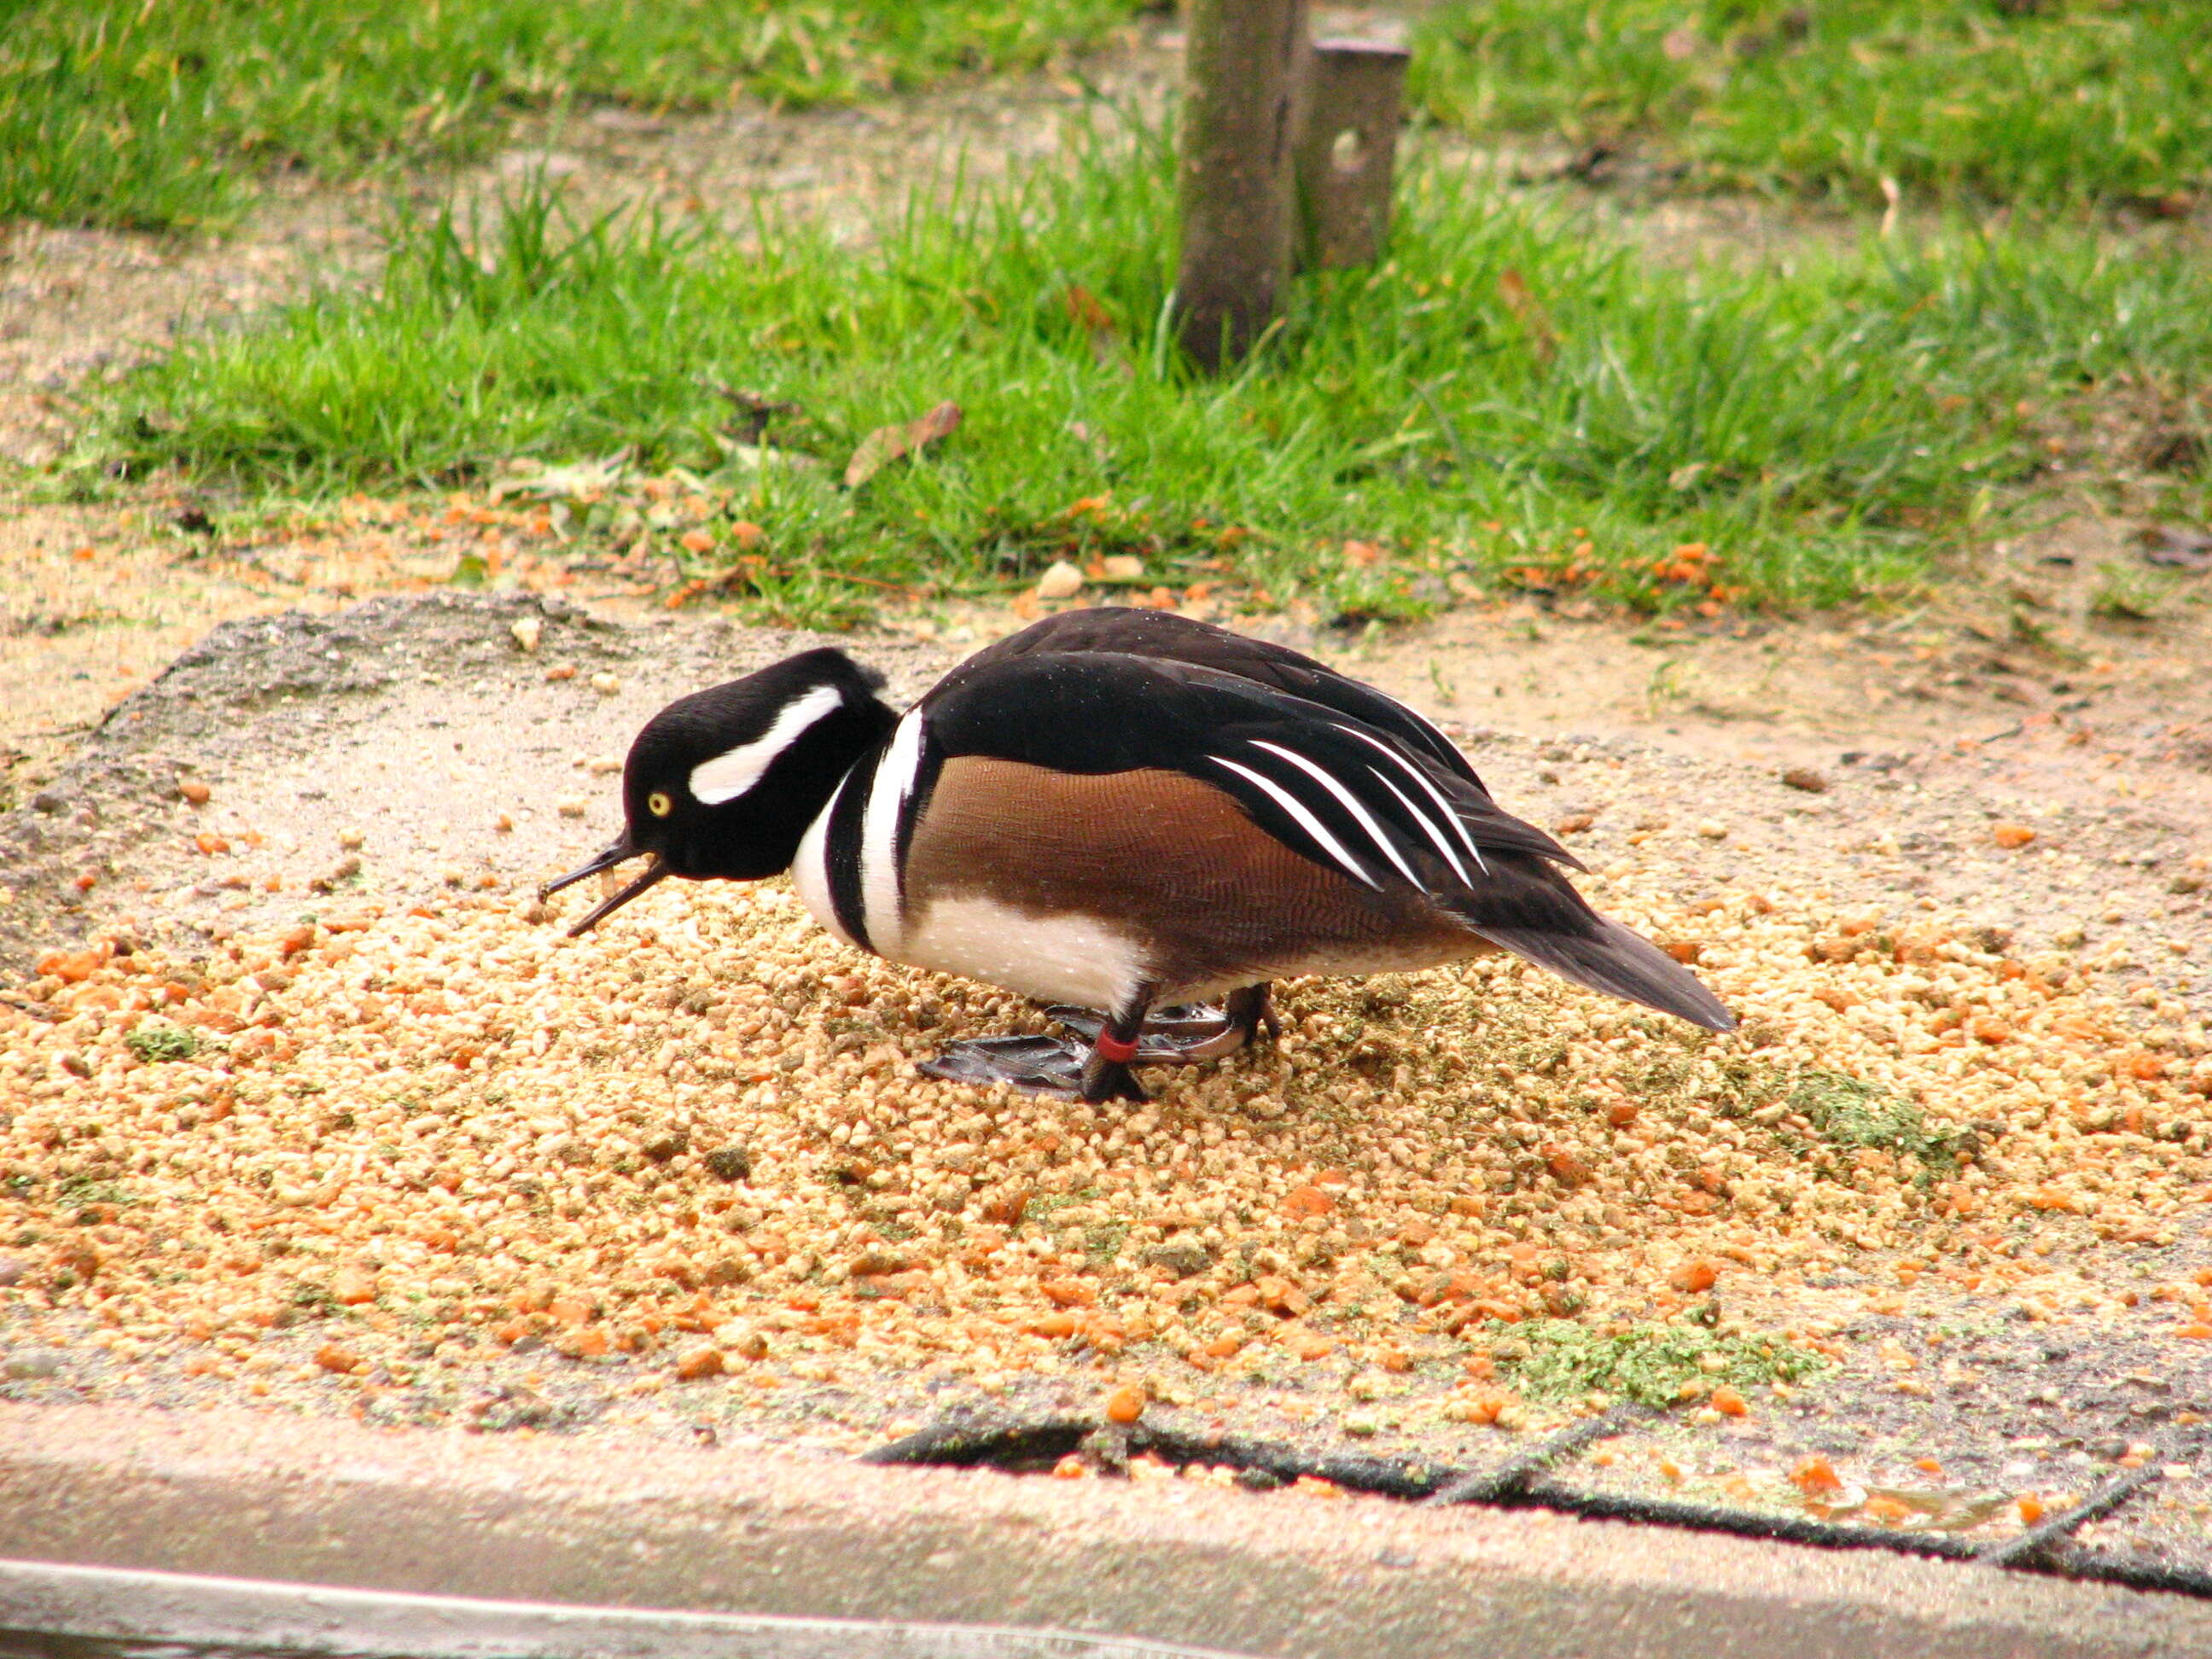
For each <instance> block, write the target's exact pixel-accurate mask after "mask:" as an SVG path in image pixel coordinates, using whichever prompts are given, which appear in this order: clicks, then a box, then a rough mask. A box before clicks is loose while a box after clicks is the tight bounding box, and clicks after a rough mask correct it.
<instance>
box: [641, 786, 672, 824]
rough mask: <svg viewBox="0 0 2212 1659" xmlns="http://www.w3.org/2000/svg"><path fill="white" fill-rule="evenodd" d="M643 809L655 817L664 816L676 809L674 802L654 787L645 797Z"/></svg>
mask: <svg viewBox="0 0 2212 1659" xmlns="http://www.w3.org/2000/svg"><path fill="white" fill-rule="evenodd" d="M645 810H646V811H648V812H650V813H652V814H653V817H657V818H665V817H667V816H668V815H669V814H670V813H671V812H673V811H675V810H676V803H675V802H674V801H672V800H671V799H668V797H667V796H666V795H665V794H663V793H661V792H660V791H659V790H658V789H656V790H654V791H653V793H651V794H649V795H647V797H646V798H645Z"/></svg>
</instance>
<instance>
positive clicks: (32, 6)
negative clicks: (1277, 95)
mask: <svg viewBox="0 0 2212 1659" xmlns="http://www.w3.org/2000/svg"><path fill="white" fill-rule="evenodd" d="M1138 3H1139V0H1024V3H1023V4H1021V5H1018V6H1006V5H999V4H994V3H990V0H392V3H370V0H252V3H240V0H0V221H5V220H7V219H10V218H15V217H28V218H35V219H43V220H48V221H52V222H64V223H84V224H98V225H109V226H117V227H121V228H132V229H152V230H175V229H185V228H195V227H201V226H210V225H213V226H220V225H222V224H225V223H227V222H229V221H231V220H232V219H234V217H235V216H236V215H237V214H238V212H239V211H240V209H241V207H242V206H243V205H244V204H245V203H246V201H247V199H248V198H249V197H250V196H251V193H252V189H253V185H254V181H255V179H256V177H257V175H258V174H260V173H264V172H266V171H270V170H274V169H282V168H306V169H308V170H310V171H313V172H314V173H319V174H322V175H325V176H326V177H331V178H344V177H347V176H349V175H352V174H356V173H360V172H361V171H362V170H363V169H364V168H368V167H374V166H375V165H376V164H378V163H380V162H384V161H406V162H414V163H422V162H437V161H459V160H463V159H465V158H467V157H469V156H471V155H477V154H478V153H480V152H481V151H482V150H483V149H484V148H485V147H486V146H487V145H489V144H490V143H494V142H495V140H496V139H497V137H499V135H500V133H501V129H502V126H503V125H504V118H506V117H508V116H510V115H512V114H513V113H515V112H519V111H524V110H548V109H553V108H556V107H559V106H565V105H568V104H571V103H574V102H584V103H591V102H599V101H619V102H623V103H628V104H634V105H638V106H645V107H647V108H652V109H703V108H709V107H713V106H717V105H720V104H724V103H726V102H728V101H730V100H732V98H733V97H735V96H736V95H738V94H751V95H755V96H758V97H763V98H768V99H771V100H775V101H777V102H779V103H784V104H811V103H818V102H822V101H824V100H850V99H854V98H858V97H861V96H863V95H866V94H875V93H882V92H886V91H894V90H899V89H902V88H910V87H914V86H917V85H920V84H922V83H924V82H928V81H931V80H933V79H935V78H938V77H939V76H944V75H945V74H947V73H949V72H952V71H956V70H967V69H1005V68H1010V67H1018V66H1021V65H1025V64H1034V63H1036V62H1038V61H1040V60H1042V58H1044V57H1046V56H1047V55H1048V53H1049V52H1052V51H1053V50H1054V48H1055V47H1057V46H1061V45H1075V46H1080V45H1085V44H1088V43H1091V42H1095V41H1097V40H1099V39H1101V38H1102V37H1103V35H1104V34H1105V33H1107V32H1108V31H1109V29H1110V28H1112V27H1114V26H1115V25H1116V24H1118V23H1120V22H1121V21H1123V20H1124V19H1126V18H1127V16H1128V15H1130V14H1131V13H1132V12H1133V10H1134V9H1136V8H1137V5H1138Z"/></svg>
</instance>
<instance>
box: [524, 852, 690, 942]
mask: <svg viewBox="0 0 2212 1659" xmlns="http://www.w3.org/2000/svg"><path fill="white" fill-rule="evenodd" d="M640 856H644V857H648V858H652V859H653V862H652V863H650V864H648V865H647V866H646V867H645V872H644V873H643V874H642V875H641V876H639V877H638V878H637V879H636V880H635V881H633V882H631V883H630V884H629V885H628V886H627V887H623V888H621V889H618V890H617V891H615V892H613V893H611V894H609V895H608V896H606V897H605V898H603V899H601V900H600V901H599V902H598V903H597V904H595V905H593V906H592V908H590V909H588V910H586V912H585V913H584V915H583V918H582V919H581V920H580V921H578V922H577V923H576V925H575V926H574V927H571V928H569V930H568V937H569V938H570V939H574V938H576V937H578V936H579V935H580V934H583V933H590V932H591V931H592V928H594V927H598V926H599V923H600V922H601V921H605V919H606V918H607V917H608V916H611V915H613V914H614V913H615V912H616V911H617V910H619V909H621V908H623V905H625V904H628V903H629V902H630V901H631V900H632V899H634V898H635V897H636V896H638V895H639V894H640V893H642V892H643V891H645V890H646V889H647V888H648V887H650V886H652V885H653V884H654V883H655V882H657V881H659V879H660V878H662V877H664V876H665V875H667V874H668V873H669V870H668V866H666V865H665V864H663V863H662V862H661V861H660V860H659V858H658V857H657V856H655V855H653V854H641V852H640V849H638V848H635V847H633V846H631V845H630V842H629V833H628V832H627V831H625V832H624V833H623V834H622V835H620V836H617V837H616V838H615V840H614V842H613V843H612V844H611V845H610V846H607V847H603V848H600V849H599V851H598V852H597V853H594V854H592V857H591V860H590V861H589V862H588V863H585V864H581V865H579V866H577V867H576V868H574V870H571V871H570V872H568V874H567V875H565V876H556V877H554V878H553V879H552V880H550V881H549V882H547V883H546V884H544V886H543V887H541V888H539V889H538V900H539V902H544V900H546V899H548V898H550V897H551V896H553V895H554V894H556V893H557V892H559V891H560V890H562V888H563V887H571V886H574V884H576V883H578V882H580V881H581V880H583V879H584V878H585V877H586V876H596V875H598V874H599V873H600V872H602V871H605V870H611V869H613V868H614V867H615V866H617V864H623V863H626V862H627V861H628V860H631V859H634V858H637V857H640Z"/></svg>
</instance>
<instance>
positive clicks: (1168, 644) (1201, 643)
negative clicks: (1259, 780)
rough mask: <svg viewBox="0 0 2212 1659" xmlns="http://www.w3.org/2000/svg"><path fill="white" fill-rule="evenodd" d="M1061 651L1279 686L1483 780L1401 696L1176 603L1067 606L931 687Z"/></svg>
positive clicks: (1474, 779)
mask: <svg viewBox="0 0 2212 1659" xmlns="http://www.w3.org/2000/svg"><path fill="white" fill-rule="evenodd" d="M1061 652H1114V653H1121V654H1122V655H1125V656H1132V657H1152V658H1158V659H1164V660H1166V661H1169V662H1186V663H1191V664H1194V665H1197V666H1199V667H1200V668H1211V669H1213V670H1214V671H1217V672H1218V673H1224V674H1234V675H1237V677H1238V678H1243V679H1248V680H1251V681H1253V682H1255V684H1261V685H1267V686H1273V687H1274V688H1275V689H1276V690H1280V691H1287V692H1289V693H1290V694H1291V696H1295V697H1303V698H1304V699H1305V700H1306V701H1307V702H1316V703H1319V704H1321V705H1322V707H1323V708H1333V709H1334V710H1335V711H1336V712H1337V713H1339V714H1348V715H1350V716H1351V717H1352V719H1354V720H1358V721H1360V722H1362V723H1363V724H1364V725H1366V726H1372V727H1373V728H1374V729H1375V730H1376V731H1378V732H1386V733H1388V734H1389V736H1391V737H1394V738H1397V739H1398V741H1399V742H1401V743H1402V744H1406V745H1407V747H1409V748H1410V749H1412V750H1413V751H1414V752H1416V753H1418V754H1421V755H1425V756H1427V757H1429V758H1431V759H1432V760H1434V761H1436V762H1437V763H1439V764H1440V765H1442V766H1443V767H1444V768H1445V769H1448V770H1449V771H1450V772H1452V773H1454V774H1455V775H1458V776H1460V777H1463V778H1466V779H1468V781H1470V782H1472V783H1474V785H1475V787H1478V788H1480V787H1482V780H1481V779H1480V777H1478V776H1476V775H1475V771H1474V768H1473V767H1472V766H1470V765H1468V761H1467V757H1466V756H1464V755H1462V754H1461V753H1460V751H1459V750H1458V748H1457V747H1456V746H1455V744H1453V743H1452V741H1451V739H1450V738H1447V737H1446V736H1444V734H1443V732H1439V731H1438V730H1437V728H1436V727H1435V726H1431V725H1430V724H1429V722H1428V721H1426V720H1423V719H1422V718H1421V717H1420V716H1419V714H1415V713H1414V712H1413V710H1412V709H1410V708H1407V707H1406V706H1405V704H1403V703H1401V702H1399V701H1398V700H1397V699H1396V698H1395V697H1392V696H1387V695H1386V694H1384V693H1383V692H1381V691H1378V690H1376V689H1375V688H1374V687H1373V686H1371V685H1369V684H1366V683H1365V682H1364V681H1361V680H1356V679H1353V678H1352V677H1351V676H1350V675H1348V674H1340V673H1338V672H1337V671H1336V670H1334V668H1331V667H1329V666H1328V665H1327V664H1326V663H1322V662H1317V661H1316V660H1315V659H1313V658H1311V657H1309V656H1306V655H1305V654H1304V653H1302V652H1297V651H1293V650H1291V648H1290V647H1288V646H1283V645H1276V644H1273V643H1272V642H1270V641H1267V640H1255V639H1253V638H1251V637H1250V636H1249V635H1243V634H1234V633H1231V631H1230V630H1229V629H1225V628H1218V627H1216V626H1215V625H1214V624H1213V623H1203V622H1199V621H1197V620H1195V619H1194V618H1193V617H1178V616H1176V614H1175V613H1174V612H1173V611H1140V610H1138V609H1135V608H1134V607H1133V606H1127V605H1100V606H1097V607H1096V608H1093V609H1089V610H1082V611H1060V612H1059V613H1058V614H1057V615H1055V616H1050V617H1046V618H1044V620H1043V621H1042V622H1036V623H1030V625H1029V626H1028V627H1027V628H1024V629H1022V630H1021V632H1020V633H1018V634H1009V635H1007V636H1006V638H1005V639H1003V640H1000V641H997V642H996V643H995V644H993V645H988V646H986V647H984V648H983V649H982V650H981V651H979V652H977V653H975V655H974V656H972V657H970V658H969V659H968V660H967V661H965V662H963V663H962V664H961V665H959V666H958V667H957V668H955V669H954V670H953V671H951V673H949V674H947V675H946V676H945V678H944V679H943V680H941V681H939V684H938V687H937V689H936V690H933V691H932V692H931V693H930V695H931V696H939V695H940V694H941V693H943V692H944V691H945V690H950V689H951V688H952V687H954V686H957V685H958V684H961V683H962V682H963V680H965V679H966V678H968V677H969V675H971V674H973V673H975V672H976V671H980V670H982V669H985V668H988V667H989V666H991V665H993V664H994V663H1000V662H1004V661H1006V660H1007V659H1010V658H1014V657H1035V656H1043V655H1047V654H1050V653H1061ZM1484 793H1488V791H1487V790H1485V791H1484Z"/></svg>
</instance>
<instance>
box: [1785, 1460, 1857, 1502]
mask: <svg viewBox="0 0 2212 1659" xmlns="http://www.w3.org/2000/svg"><path fill="white" fill-rule="evenodd" d="M1790 1484H1791V1485H1792V1486H1796V1488H1797V1490H1798V1491H1800V1492H1803V1493H1804V1494H1805V1495H1806V1496H1807V1497H1808V1498H1814V1497H1818V1496H1820V1495H1821V1494H1822V1493H1825V1492H1841V1491H1842V1490H1843V1489H1844V1483H1843V1480H1842V1479H1841V1477H1839V1476H1838V1474H1836V1470H1835V1466H1834V1465H1833V1464H1832V1463H1831V1462H1828V1460H1827V1459H1826V1458H1825V1457H1808V1458H1807V1459H1806V1460H1805V1461H1804V1462H1802V1463H1800V1464H1798V1466H1797V1467H1796V1468H1794V1469H1792V1470H1790Z"/></svg>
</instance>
